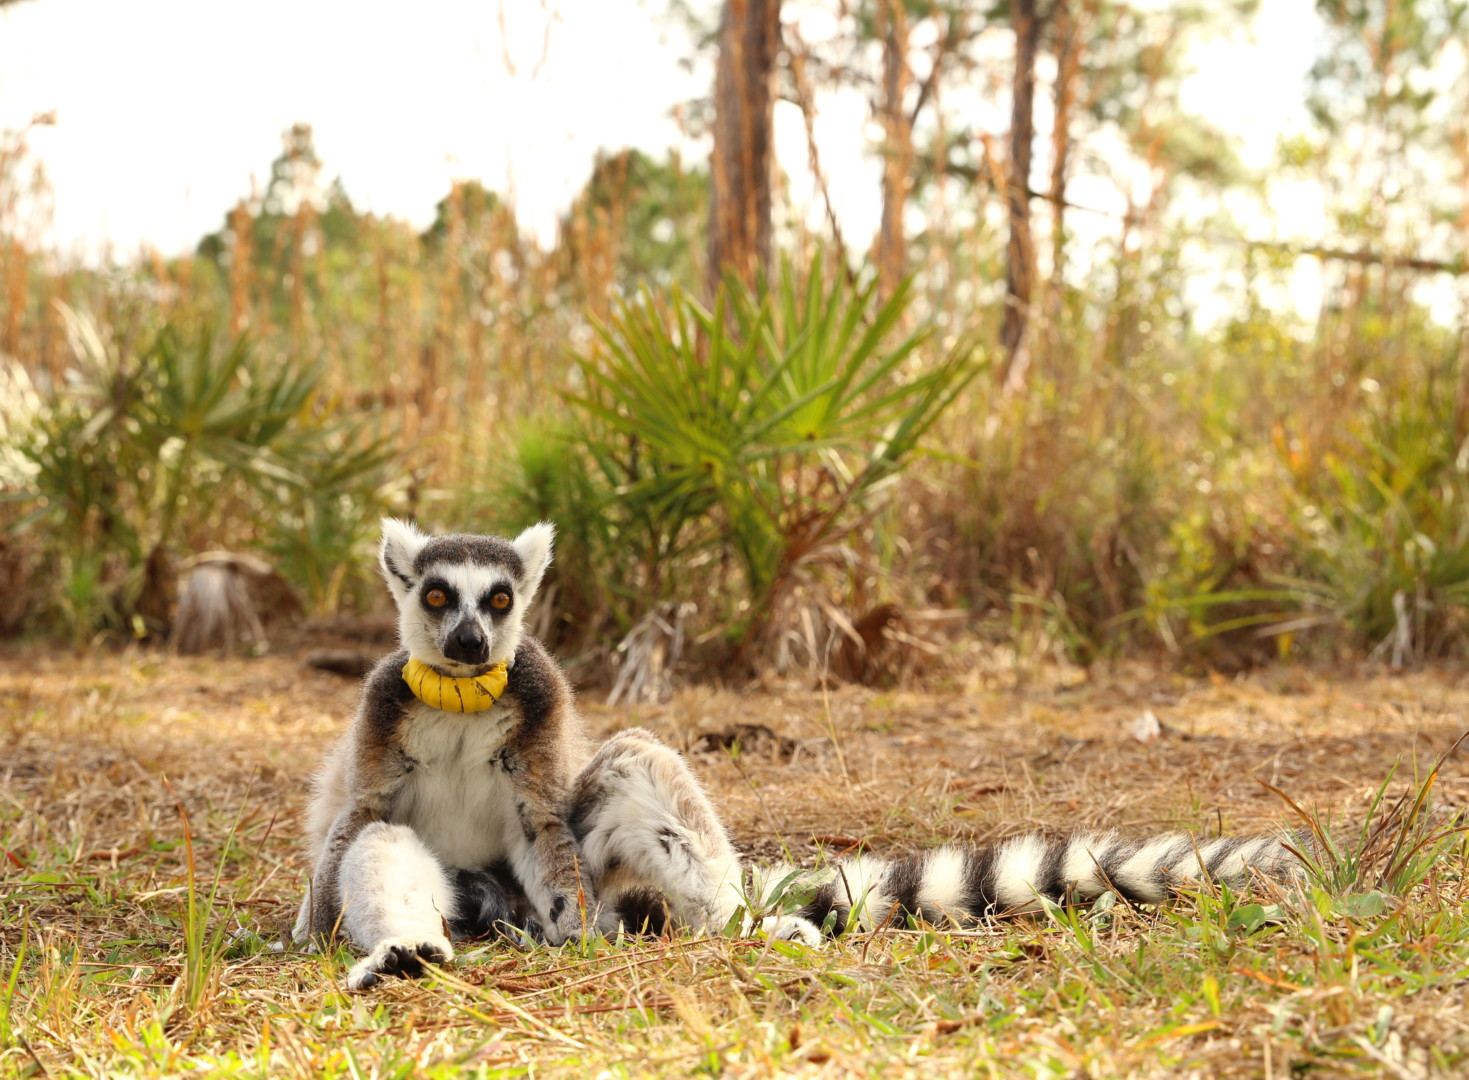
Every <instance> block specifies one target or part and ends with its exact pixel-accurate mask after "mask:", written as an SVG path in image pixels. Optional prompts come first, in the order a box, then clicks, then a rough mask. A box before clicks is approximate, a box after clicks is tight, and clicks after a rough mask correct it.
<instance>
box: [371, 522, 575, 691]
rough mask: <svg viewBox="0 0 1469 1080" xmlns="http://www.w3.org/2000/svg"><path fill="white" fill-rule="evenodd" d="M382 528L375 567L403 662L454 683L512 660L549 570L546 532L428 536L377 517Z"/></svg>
mask: <svg viewBox="0 0 1469 1080" xmlns="http://www.w3.org/2000/svg"><path fill="white" fill-rule="evenodd" d="M382 529H383V538H382V545H381V547H380V548H379V551H378V555H379V562H380V563H381V565H382V570H383V576H384V577H385V578H386V579H387V582H388V589H389V591H390V592H391V593H392V594H393V601H394V602H395V603H396V604H397V605H398V637H399V640H400V641H402V643H403V646H404V647H405V648H406V649H407V650H408V652H409V655H411V656H412V657H413V658H414V659H415V660H421V661H423V662H424V663H426V664H428V665H429V666H431V667H433V668H436V669H437V670H438V671H439V672H441V673H442V674H444V675H450V676H454V677H464V676H472V675H479V674H481V673H483V672H485V671H487V670H488V669H489V668H491V667H493V666H494V665H495V664H498V663H499V662H500V661H501V660H506V659H511V658H513V657H514V656H515V650H516V649H517V648H518V647H519V646H520V637H521V633H522V628H523V625H524V622H525V613H526V609H527V608H529V607H530V603H531V600H532V599H534V597H535V594H536V589H537V588H538V587H539V586H540V584H541V577H542V575H543V574H545V572H546V567H548V566H549V565H550V564H551V541H552V539H553V538H554V536H555V534H556V530H555V527H554V526H553V525H551V524H549V523H548V522H542V523H541V524H539V525H532V526H531V527H530V528H529V529H526V530H525V531H524V532H523V533H521V534H520V535H519V536H517V537H516V538H515V539H514V540H501V539H500V538H499V537H494V536H444V537H431V536H429V535H427V534H425V533H423V532H420V531H419V530H418V529H417V528H416V527H415V526H414V525H412V524H411V523H409V522H406V521H399V520H397V519H396V518H384V519H383V523H382Z"/></svg>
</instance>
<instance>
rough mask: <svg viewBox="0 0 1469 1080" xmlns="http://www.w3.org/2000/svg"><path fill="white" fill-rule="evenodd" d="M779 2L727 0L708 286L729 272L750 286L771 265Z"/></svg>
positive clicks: (718, 78)
mask: <svg viewBox="0 0 1469 1080" xmlns="http://www.w3.org/2000/svg"><path fill="white" fill-rule="evenodd" d="M780 4H781V0H725V3H724V14H723V17H722V19H721V20H720V25H719V62H718V66H717V68H716V70H715V75H714V153H713V158H712V160H711V161H710V170H709V171H710V177H711V191H710V202H709V291H710V294H711V295H712V294H713V293H714V292H715V291H717V290H718V288H719V282H720V280H721V278H722V276H723V274H724V273H725V272H726V271H733V272H734V273H735V274H736V275H737V276H738V277H739V278H740V279H741V280H742V281H744V282H746V283H747V284H753V283H754V282H755V280H756V279H757V278H758V276H759V275H760V273H761V272H762V271H764V270H765V269H767V268H768V266H769V264H770V202H771V197H770V176H771V164H772V158H773V156H774V155H773V148H772V142H773V139H772V127H773V122H774V110H775V95H774V92H773V85H772V84H773V81H774V75H775V57H776V50H777V48H778V46H779V42H780Z"/></svg>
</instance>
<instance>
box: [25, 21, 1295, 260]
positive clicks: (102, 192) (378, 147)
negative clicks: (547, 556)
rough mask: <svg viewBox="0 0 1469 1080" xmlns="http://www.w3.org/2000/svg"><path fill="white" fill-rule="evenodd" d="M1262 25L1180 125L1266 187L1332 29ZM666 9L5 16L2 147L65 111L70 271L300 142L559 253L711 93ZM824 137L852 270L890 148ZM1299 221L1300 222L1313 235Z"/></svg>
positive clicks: (872, 217) (245, 180)
mask: <svg viewBox="0 0 1469 1080" xmlns="http://www.w3.org/2000/svg"><path fill="white" fill-rule="evenodd" d="M1261 6H1262V9H1263V10H1262V14H1261V16H1260V18H1259V19H1258V21H1257V25H1256V27H1255V28H1254V32H1253V36H1252V35H1251V34H1250V33H1249V32H1248V31H1246V32H1243V33H1241V34H1240V35H1239V37H1238V39H1237V40H1234V41H1231V42H1219V43H1215V44H1211V45H1208V46H1205V47H1202V48H1200V49H1199V50H1197V53H1196V56H1195V59H1196V61H1197V65H1198V73H1197V74H1196V75H1195V76H1194V77H1193V78H1192V79H1191V81H1190V83H1189V84H1188V87H1187V101H1186V104H1187V105H1188V106H1189V107H1190V108H1191V109H1193V110H1195V111H1197V112H1200V113H1202V114H1204V115H1205V116H1207V117H1209V118H1210V119H1211V120H1213V121H1214V122H1215V123H1216V124H1217V125H1219V126H1221V127H1222V128H1224V129H1225V130H1227V131H1231V132H1234V133H1235V134H1237V135H1238V136H1239V137H1240V138H1241V140H1242V147H1243V151H1244V155H1245V158H1246V161H1247V163H1249V164H1253V165H1260V164H1264V163H1265V161H1266V160H1267V159H1268V157H1269V155H1270V154H1271V152H1272V151H1273V149H1274V146H1275V142H1276V138H1277V136H1278V135H1279V134H1281V133H1282V132H1285V131H1293V130H1298V129H1299V128H1301V127H1302V126H1303V125H1304V124H1305V122H1306V120H1305V113H1304V109H1303V107H1302V104H1301V103H1302V99H1303V94H1304V84H1303V79H1304V75H1305V71H1306V69H1307V67H1308V66H1309V64H1310V63H1311V60H1312V58H1313V56H1314V53H1315V46H1314V38H1315V35H1316V33H1317V28H1318V23H1317V22H1316V18H1315V15H1314V13H1313V10H1312V8H1313V4H1312V0H1265V2H1264V3H1263V4H1262V5H1261ZM664 7H665V3H664V0H503V2H501V0H417V2H415V3H412V4H403V3H393V4H387V3H371V2H357V3H346V2H328V0H254V2H252V3H240V2H235V3H224V2H221V0H29V2H27V3H22V4H20V5H18V6H14V7H9V8H5V9H0V128H16V127H18V126H22V125H24V124H25V123H26V122H27V121H29V120H30V118H31V117H32V116H33V115H35V114H37V113H43V112H49V111H51V110H55V112H56V114H57V120H58V124H57V126H55V127H48V128H39V129H36V130H35V131H34V132H33V133H32V135H31V139H30V142H31V146H32V149H33V150H34V152H35V153H36V154H37V156H38V157H39V158H40V159H41V160H42V161H44V163H45V166H46V169H47V172H48V175H49V179H50V182H51V185H52V188H53V190H54V192H55V200H54V202H55V214H54V221H53V225H52V240H53V242H54V243H55V245H56V246H57V247H58V248H60V249H61V250H65V251H87V252H96V251H97V250H99V249H100V248H101V247H102V246H103V245H110V246H111V247H112V249H113V250H114V251H115V252H117V253H119V254H126V253H129V252H132V251H135V250H137V249H138V248H139V247H140V246H142V245H151V246H153V247H156V248H158V249H159V250H161V251H163V252H165V253H175V252H180V251H184V250H187V249H189V248H192V246H193V245H194V243H195V242H196V241H197V240H198V238H199V236H200V235H201V234H202V233H204V232H206V231H208V230H212V229H214V228H216V227H218V225H219V223H220V221H221V220H222V218H223V215H224V213H225V211H226V209H227V208H228V207H229V206H231V205H232V204H233V203H234V201H235V200H236V199H238V198H239V197H240V196H242V195H245V194H248V193H249V191H250V184H251V177H252V175H253V176H254V177H255V178H257V179H258V180H260V181H263V180H264V179H265V173H266V170H267V167H268V164H269V162H270V160H271V159H272V158H273V157H274V156H275V155H276V154H277V153H278V152H279V149H280V134H281V131H282V130H283V129H284V128H286V127H288V126H289V125H290V124H292V123H293V122H296V121H305V122H307V123H310V124H312V125H313V126H314V128H315V131H316V139H317V147H318V150H319V152H320V154H321V156H322V158H323V160H324V162H325V166H326V173H327V175H329V176H333V175H340V176H341V177H342V178H343V179H344V181H345V183H346V185H347V190H348V192H349V194H350V195H351V196H352V198H353V200H354V201H355V202H356V203H357V204H358V205H359V206H361V207H364V208H367V209H371V210H373V211H376V212H378V213H385V214H393V215H395V216H397V217H400V218H404V219H406V220H408V221H410V222H413V223H414V224H417V225H420V226H421V225H424V224H426V223H427V222H428V221H429V220H431V218H432V215H433V207H434V203H435V202H436V201H437V200H438V199H440V198H441V197H442V196H443V195H444V194H445V192H446V191H447V190H448V187H449V183H450V180H451V179H454V178H465V177H470V176H474V177H479V178H482V179H483V180H484V182H485V183H486V184H487V185H488V186H490V187H492V188H495V189H497V190H501V191H507V190H508V191H509V192H511V194H512V196H513V199H514V201H515V204H516V206H517V207H518V212H519V214H520V216H521V220H522V223H523V224H524V225H525V227H526V228H528V229H530V230H532V231H534V232H535V233H536V234H537V235H539V236H540V237H541V238H542V240H544V241H549V240H550V239H551V238H552V236H553V235H554V228H555V220H556V216H557V214H558V213H559V212H560V211H561V210H562V209H564V208H565V206H566V205H567V204H568V203H569V202H570V200H571V198H572V196H573V195H574V194H575V192H576V191H577V190H578V189H579V188H580V186H581V184H582V183H583V182H584V180H585V178H586V176H587V174H588V172H589V170H590V167H591V162H592V157H593V155H594V154H595V152H596V151H597V150H598V148H601V147H607V148H613V149H616V148H620V147H623V146H638V147H642V148H645V149H648V150H651V151H655V152H658V151H662V150H664V149H666V148H667V147H669V146H671V145H673V144H675V143H677V142H678V141H679V139H680V134H679V128H678V125H677V124H676V123H675V121H674V120H673V118H672V116H671V112H672V110H673V109H674V108H675V107H676V106H677V105H678V103H679V102H681V101H685V100H687V99H688V98H690V97H692V96H694V95H695V94H697V93H699V92H700V91H701V90H703V89H704V86H703V85H701V82H700V80H701V79H707V77H708V76H707V72H703V73H699V74H693V75H691V74H689V73H688V72H686V71H684V70H683V69H682V68H681V67H680V65H679V60H680V58H681V57H682V56H683V55H684V54H685V53H686V52H687V51H688V47H687V44H686V40H685V38H684V35H683V33H682V31H680V30H679V29H678V28H672V29H669V28H667V27H665V25H664V24H663V21H662V20H661V18H660V16H661V14H662V12H663V10H664ZM502 12H503V15H502ZM1041 119H1042V129H1043V130H1044V117H1042V118H1041ZM817 133H818V142H819V144H820V149H821V154H822V160H823V166H824V169H825V171H826V172H827V173H828V175H829V177H830V181H831V186H832V189H833V197H834V202H835V204H836V208H837V212H838V215H839V217H840V218H841V219H842V224H843V228H844V231H845V233H846V234H847V237H848V239H849V242H850V243H852V244H854V245H855V246H858V247H860V246H862V245H863V243H864V242H865V240H866V238H867V237H869V236H870V235H871V233H872V231H873V229H874V228H875V226H876V223H877V217H878V170H877V165H876V163H875V162H874V160H873V158H872V154H871V147H872V143H871V140H872V138H873V137H874V135H875V134H876V133H875V132H874V131H873V130H872V128H871V126H870V125H869V124H868V119H867V117H866V115H865V112H864V109H863V106H862V104H861V102H860V101H859V100H857V99H856V98H855V96H851V95H848V96H834V97H830V98H828V99H825V100H824V101H823V102H822V103H821V105H820V115H819V118H818V127H817ZM776 134H777V154H778V157H779V159H780V163H781V165H782V167H783V168H785V169H786V171H787V172H788V173H789V175H790V176H791V179H792V192H793V194H794V195H795V197H796V198H798V199H808V198H814V191H813V187H812V184H811V179H810V176H809V175H808V173H807V171H806V166H805V163H806V145H805V135H804V131H803V128H802V124H801V120H800V117H799V114H798V113H797V111H796V110H795V109H794V107H791V106H782V107H781V108H780V109H779V110H778V114H777V133H776ZM1078 201H1083V200H1082V197H1081V196H1080V195H1078ZM1299 209H1300V208H1299V207H1298V208H1296V211H1291V210H1290V208H1289V207H1287V210H1288V212H1289V213H1292V215H1293V216H1295V217H1296V218H1297V219H1299V216H1300V215H1299V212H1298V211H1299ZM1297 223H1298V224H1299V221H1297ZM1263 225H1264V223H1262V226H1263ZM1307 227H1308V228H1309V223H1308V224H1307Z"/></svg>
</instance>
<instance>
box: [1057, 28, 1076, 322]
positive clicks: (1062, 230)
mask: <svg viewBox="0 0 1469 1080" xmlns="http://www.w3.org/2000/svg"><path fill="white" fill-rule="evenodd" d="M1054 18H1055V20H1056V122H1055V127H1054V129H1053V130H1052V132H1051V192H1050V196H1051V200H1050V201H1051V299H1052V303H1053V305H1054V307H1055V313H1059V310H1060V300H1061V293H1062V278H1061V275H1062V273H1063V271H1064V270H1065V268H1066V180H1067V173H1068V169H1069V167H1070V157H1071V110H1072V108H1073V107H1074V106H1075V104H1076V80H1077V76H1078V75H1079V74H1080V73H1081V41H1080V35H1079V34H1078V33H1077V26H1076V19H1074V18H1073V17H1072V15H1071V8H1070V5H1069V4H1068V3H1067V2H1066V0H1058V3H1057V5H1056V13H1055V16H1054ZM1053 314H1054V313H1053Z"/></svg>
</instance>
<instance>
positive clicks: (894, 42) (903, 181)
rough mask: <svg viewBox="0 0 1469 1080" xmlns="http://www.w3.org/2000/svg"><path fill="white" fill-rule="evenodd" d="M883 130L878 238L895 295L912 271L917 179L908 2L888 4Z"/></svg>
mask: <svg viewBox="0 0 1469 1080" xmlns="http://www.w3.org/2000/svg"><path fill="white" fill-rule="evenodd" d="M878 18H879V20H880V21H879V26H880V27H881V30H880V34H881V37H882V73H883V77H882V88H883V98H882V100H883V115H882V121H883V129H884V133H885V136H886V146H885V147H884V148H883V167H882V226H881V228H880V230H879V231H878V234H877V269H878V276H879V279H880V288H881V291H882V294H883V295H884V296H891V295H892V294H893V291H894V290H895V289H896V288H897V287H898V283H899V282H900V281H902V280H903V275H904V274H905V273H907V269H908V238H907V236H906V235H905V233H904V231H903V216H904V212H905V211H906V210H907V207H908V189H909V186H910V185H911V183H912V175H913V131H912V122H911V120H910V119H909V116H908V112H907V109H906V108H905V107H904V104H903V97H904V94H905V92H906V91H907V89H908V18H907V12H906V11H905V10H904V8H903V3H902V0H882V7H881V9H880V13H879V16H878Z"/></svg>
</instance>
